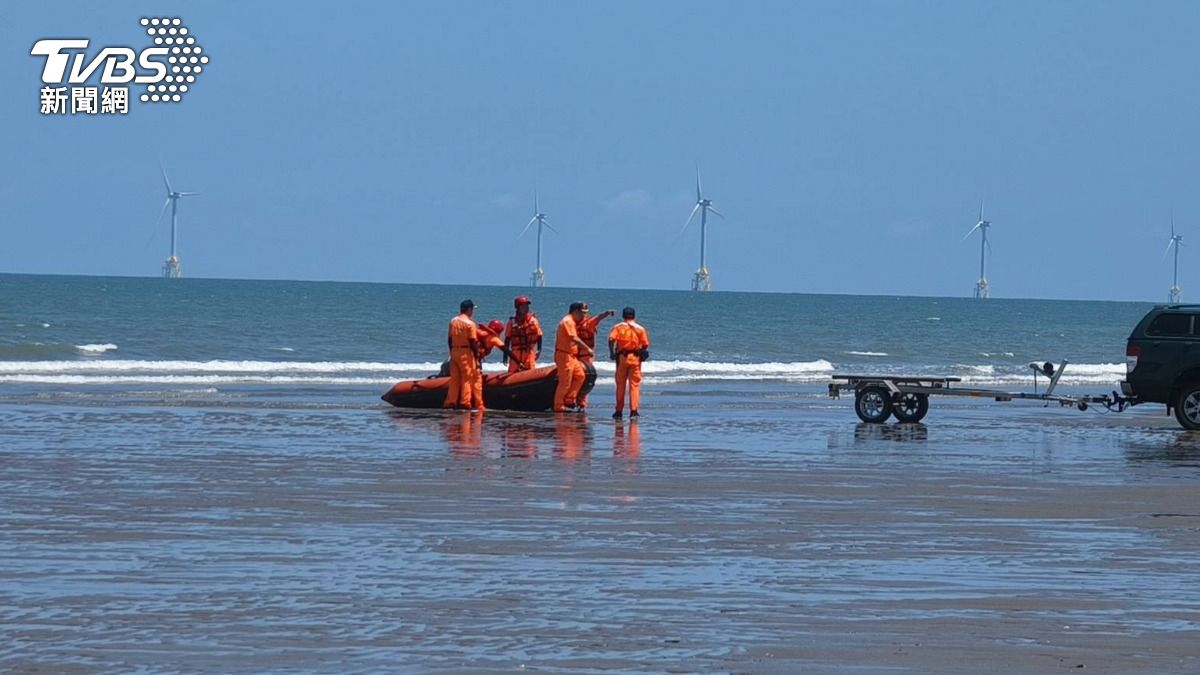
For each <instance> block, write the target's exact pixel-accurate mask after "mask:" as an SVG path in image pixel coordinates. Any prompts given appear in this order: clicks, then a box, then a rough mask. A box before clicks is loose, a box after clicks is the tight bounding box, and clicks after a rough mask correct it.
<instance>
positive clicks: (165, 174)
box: [158, 162, 173, 194]
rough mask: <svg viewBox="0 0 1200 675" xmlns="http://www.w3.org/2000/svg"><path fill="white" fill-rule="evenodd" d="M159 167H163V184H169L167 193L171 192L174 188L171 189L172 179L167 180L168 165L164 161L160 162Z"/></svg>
mask: <svg viewBox="0 0 1200 675" xmlns="http://www.w3.org/2000/svg"><path fill="white" fill-rule="evenodd" d="M158 168H160V169H162V175H163V185H166V186H167V194H171V192H173V190H171V181H169V180H167V167H165V166H163V165H162V162H159V164H158Z"/></svg>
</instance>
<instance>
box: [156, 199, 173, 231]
mask: <svg viewBox="0 0 1200 675" xmlns="http://www.w3.org/2000/svg"><path fill="white" fill-rule="evenodd" d="M170 205H171V198H170V197H167V200H166V201H164V202H163V207H162V211H159V212H158V219H157V220H155V221H154V224H155V225H158V224H159V223H161V222H162V219H163V216H165V215H167V207H168V206H170Z"/></svg>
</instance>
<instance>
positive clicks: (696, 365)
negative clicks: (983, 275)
mask: <svg viewBox="0 0 1200 675" xmlns="http://www.w3.org/2000/svg"><path fill="white" fill-rule="evenodd" d="M543 365H549V364H543ZM595 365H596V370H597V372H598V374H599V375H600V376H601V379H600V383H601V384H604V383H607V382H611V378H612V375H613V372H614V370H615V366H614V364H613V363H612V362H611V361H608V360H607V359H605V360H600V361H597V362H596V364H595ZM440 366H441V364H440V363H438V362H432V361H430V362H411V363H404V362H399V363H389V362H377V361H225V360H213V361H141V360H132V359H123V360H117V359H114V360H93V359H81V360H74V361H0V382H4V383H28V384H50V385H74V384H99V385H105V384H109V385H120V384H133V383H152V384H167V385H190V386H207V387H212V386H218V385H231V384H279V385H288V384H311V385H379V384H384V385H386V384H391V383H394V382H396V381H397V380H409V379H418V378H423V377H426V376H428V375H432V374H434V373H436V372H438V369H439V367H440ZM850 369H851V367H850V366H841V367H839V366H835V364H833V363H832V362H830V361H827V360H825V359H817V360H815V361H793V362H766V363H728V362H706V361H691V360H686V361H673V360H672V361H656V360H650V361H647V362H646V363H645V364H643V366H642V370H643V372H644V373H645V374H646V384H647V386H653V385H654V384H655V383H660V384H670V383H680V382H703V381H763V382H787V383H794V384H816V383H824V382H828V381H829V378H830V376H831V375H833V374H834V373H835V372H836V371H839V370H840V371H842V372H846V371H847V370H850ZM505 370H506V368H505V366H504V365H503V364H501V363H499V362H496V361H493V362H489V363H486V364H484V371H485V372H487V373H501V372H504V371H505ZM871 370H872V371H873V372H875V373H878V374H885V375H886V374H896V375H957V376H959V377H962V378H963V382H962V386H982V387H987V386H993V385H1006V386H1011V385H1021V386H1022V387H1024V386H1025V385H1029V384H1031V383H1032V381H1033V373H1032V372H1031V371H1030V370H1029V369H1028V368H1026V367H1024V366H1016V365H1000V366H997V365H990V364H956V365H935V364H930V365H924V366H911V365H901V364H897V365H890V364H880V365H878V366H875V367H872V368H871ZM1124 374H1125V364H1123V363H1079V364H1074V363H1073V364H1069V365H1068V366H1067V370H1066V372H1065V373H1064V375H1063V377H1062V379H1061V380H1060V382H1061V383H1062V384H1064V385H1075V384H1080V385H1082V384H1104V385H1105V386H1110V385H1111V384H1112V383H1114V382H1116V381H1117V380H1119V379H1121V378H1122V377H1123V376H1124ZM1042 381H1044V378H1042Z"/></svg>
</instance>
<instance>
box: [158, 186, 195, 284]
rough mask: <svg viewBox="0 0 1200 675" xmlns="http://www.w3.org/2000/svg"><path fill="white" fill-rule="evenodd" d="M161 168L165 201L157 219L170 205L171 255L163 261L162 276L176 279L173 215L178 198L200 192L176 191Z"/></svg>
mask: <svg viewBox="0 0 1200 675" xmlns="http://www.w3.org/2000/svg"><path fill="white" fill-rule="evenodd" d="M159 168H160V169H162V177H163V185H165V186H167V201H165V202H163V207H162V211H160V212H159V214H158V219H159V220H162V217H163V214H164V213H166V212H167V205H168V204H170V206H171V255H170V257H168V258H167V260H166V262H164V263H163V268H162V271H163V277H164V278H167V279H178V278H179V275H180V270H179V256H177V255H175V216H176V212H177V211H178V210H179V200H180V199H181V198H183V197H191V196H193V195H198V194H200V193H199V192H177V191H176V190H175V189H173V188H172V187H171V181H170V180H168V179H167V168H166V167H165V166H162V165H159Z"/></svg>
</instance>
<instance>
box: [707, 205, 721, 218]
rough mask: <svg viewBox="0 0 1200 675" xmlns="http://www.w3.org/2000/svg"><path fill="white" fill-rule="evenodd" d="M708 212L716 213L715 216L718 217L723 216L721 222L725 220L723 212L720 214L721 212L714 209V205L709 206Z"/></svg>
mask: <svg viewBox="0 0 1200 675" xmlns="http://www.w3.org/2000/svg"><path fill="white" fill-rule="evenodd" d="M708 210H709V211H710V212H711V213H714V214H716V215H718V216H721V220H725V216H722V215H721V212H720V211H718V210H717V209H716V208H715V207H713V206H712V205H709V207H708Z"/></svg>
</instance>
